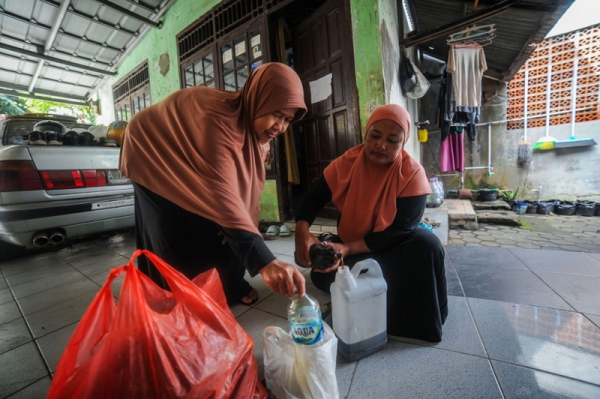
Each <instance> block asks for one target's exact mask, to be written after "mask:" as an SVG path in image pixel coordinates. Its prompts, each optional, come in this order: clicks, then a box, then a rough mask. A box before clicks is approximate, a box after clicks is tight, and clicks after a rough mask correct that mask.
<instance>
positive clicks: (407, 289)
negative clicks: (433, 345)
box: [310, 229, 448, 342]
mask: <svg viewBox="0 0 600 399" xmlns="http://www.w3.org/2000/svg"><path fill="white" fill-rule="evenodd" d="M335 238H337V237H335ZM330 241H332V242H335V241H334V240H333V239H332V240H330ZM369 258H372V259H375V260H376V261H377V262H378V263H379V265H380V266H381V270H382V271H383V276H384V278H385V281H386V283H387V286H388V290H387V333H388V334H389V335H393V336H398V337H406V338H414V339H419V340H423V341H428V342H440V341H441V340H442V325H443V324H444V321H446V317H447V316H448V297H447V294H446V274H445V266H444V247H443V246H442V243H441V242H440V240H439V239H438V238H437V237H436V236H435V234H433V233H432V232H430V231H428V230H425V229H417V230H415V232H414V233H412V234H411V235H410V237H409V238H408V239H407V240H405V241H403V242H402V243H401V244H399V245H397V246H396V247H394V248H392V249H390V250H388V251H386V252H382V253H377V254H375V253H364V254H359V255H354V256H349V257H347V258H345V259H344V263H345V264H346V265H348V266H350V267H352V266H354V265H355V264H356V263H358V262H360V261H361V260H365V259H369ZM310 277H311V279H312V281H313V284H314V285H315V286H316V287H317V288H319V289H321V290H323V291H325V292H329V291H330V286H331V283H333V281H334V280H335V272H331V273H317V272H314V271H311V274H310Z"/></svg>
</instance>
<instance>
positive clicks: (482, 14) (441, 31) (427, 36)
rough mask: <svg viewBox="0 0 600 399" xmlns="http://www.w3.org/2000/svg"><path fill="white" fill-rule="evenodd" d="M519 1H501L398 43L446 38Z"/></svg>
mask: <svg viewBox="0 0 600 399" xmlns="http://www.w3.org/2000/svg"><path fill="white" fill-rule="evenodd" d="M519 1H521V0H503V1H501V2H500V3H498V4H495V5H493V6H490V7H486V8H484V9H483V10H481V11H477V12H475V13H473V14H471V15H469V16H466V17H464V18H460V19H458V20H456V21H454V22H452V23H449V24H446V25H442V26H440V27H438V28H435V29H432V30H430V31H428V32H423V33H419V34H417V35H415V36H412V37H409V38H406V39H404V40H403V41H402V42H401V43H400V45H401V46H404V47H411V46H415V45H417V44H422V43H426V42H428V41H431V40H433V39H437V38H438V37H441V36H446V35H448V34H450V33H452V32H454V31H456V30H458V29H460V28H462V27H465V26H467V25H472V24H474V23H476V22H479V21H483V20H486V19H488V18H491V17H493V16H494V15H497V14H500V13H502V12H504V11H506V10H507V9H509V8H510V7H511V6H513V5H514V4H516V3H518V2H519Z"/></svg>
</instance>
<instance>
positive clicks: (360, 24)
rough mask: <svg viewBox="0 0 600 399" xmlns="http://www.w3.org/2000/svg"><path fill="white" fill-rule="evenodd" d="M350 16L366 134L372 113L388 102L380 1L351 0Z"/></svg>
mask: <svg viewBox="0 0 600 399" xmlns="http://www.w3.org/2000/svg"><path fill="white" fill-rule="evenodd" d="M350 15H351V22H352V42H353V47H354V64H355V69H356V88H357V90H358V104H359V111H360V123H361V127H362V130H363V134H364V130H365V126H366V125H367V121H368V120H369V117H370V116H371V113H372V112H373V111H374V110H375V108H377V107H379V106H381V105H384V104H385V84H384V79H383V64H382V60H381V34H380V32H379V7H378V3H377V1H373V0H350Z"/></svg>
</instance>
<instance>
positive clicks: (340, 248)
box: [313, 241, 350, 273]
mask: <svg viewBox="0 0 600 399" xmlns="http://www.w3.org/2000/svg"><path fill="white" fill-rule="evenodd" d="M323 244H327V245H330V246H332V247H333V249H334V250H335V252H336V254H340V257H339V258H338V260H337V261H336V262H335V264H334V265H333V266H331V267H330V268H327V269H313V270H314V271H315V273H330V272H333V271H336V270H337V268H338V267H340V264H341V261H342V259H343V258H345V257H346V256H348V255H350V247H349V246H348V245H346V244H338V243H333V242H329V241H323Z"/></svg>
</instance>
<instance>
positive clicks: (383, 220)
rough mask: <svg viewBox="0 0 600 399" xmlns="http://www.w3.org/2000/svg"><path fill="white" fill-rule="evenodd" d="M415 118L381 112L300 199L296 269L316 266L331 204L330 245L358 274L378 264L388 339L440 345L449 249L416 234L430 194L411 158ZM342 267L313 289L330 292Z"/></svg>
mask: <svg viewBox="0 0 600 399" xmlns="http://www.w3.org/2000/svg"><path fill="white" fill-rule="evenodd" d="M410 126H411V122H410V115H409V114H408V112H406V110H405V109H404V108H402V107H400V106H399V105H395V104H389V105H385V106H383V107H380V108H377V109H376V110H375V112H373V115H371V118H369V122H368V123H367V133H366V135H365V141H364V143H363V144H360V145H358V146H356V147H354V148H351V149H350V150H348V151H347V152H346V153H345V154H344V155H342V156H341V157H339V158H337V159H336V160H334V161H333V162H332V163H331V164H330V165H329V166H328V167H327V168H326V169H325V171H324V173H323V174H324V177H323V178H321V179H320V180H319V181H317V183H316V184H315V185H314V186H313V188H312V189H311V191H309V192H308V193H307V194H306V196H305V197H304V198H303V199H302V202H301V204H300V207H299V209H298V213H297V215H296V254H297V257H298V262H299V263H300V264H302V265H305V266H311V260H310V256H309V248H310V246H311V245H312V244H315V243H318V242H319V241H318V239H317V238H316V237H314V236H313V235H312V234H310V233H309V226H310V225H311V224H312V222H313V221H314V219H315V217H316V215H317V213H318V212H319V211H320V210H321V209H322V208H323V207H324V206H325V205H326V204H327V203H328V202H329V201H333V204H334V205H335V206H336V207H337V208H338V210H339V211H340V213H341V216H340V220H339V224H338V234H339V237H336V236H334V238H333V239H332V240H331V241H332V242H333V243H331V245H332V246H333V247H334V248H335V249H336V251H337V252H340V253H341V255H342V256H343V258H344V262H345V263H346V264H347V265H349V266H353V265H354V264H356V263H357V262H360V261H361V260H365V259H368V258H373V259H375V260H376V261H377V262H379V265H380V266H381V269H382V271H383V276H384V278H385V281H386V282H387V285H388V290H387V332H388V334H390V335H396V336H402V337H408V338H416V339H420V340H425V341H430V342H439V341H441V340H442V324H444V321H445V320H446V316H447V315H448V298H447V295H446V276H445V268H444V248H443V246H442V244H441V243H440V240H439V239H438V238H437V237H436V236H435V235H434V234H433V233H431V232H430V231H428V230H425V229H421V228H419V227H418V224H419V222H420V221H421V218H422V217H423V212H424V210H425V203H426V199H427V195H428V194H430V193H431V189H430V188H429V183H428V181H427V177H426V176H425V171H424V170H423V167H422V166H421V165H420V164H419V163H418V162H417V161H415V160H414V159H413V158H412V157H411V156H410V155H408V153H407V152H406V151H404V145H405V144H406V141H407V140H408V137H409V134H410ZM337 267H338V265H337V264H336V265H334V266H333V267H331V268H329V269H327V270H324V271H320V270H316V269H313V270H312V271H311V275H310V276H311V279H312V281H313V283H314V284H315V286H316V287H318V288H320V289H321V290H324V291H327V292H329V288H330V286H331V283H333V281H334V280H335V269H337Z"/></svg>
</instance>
